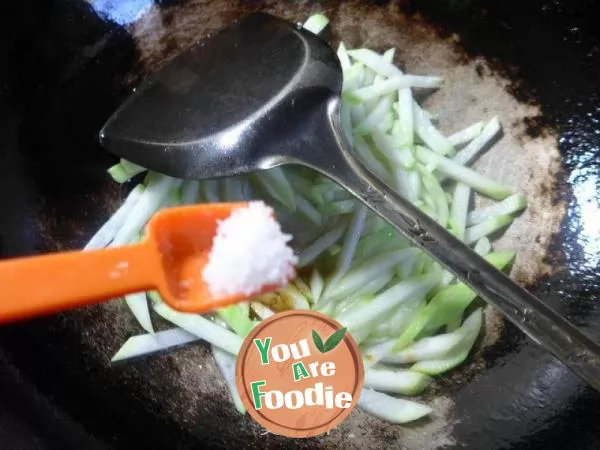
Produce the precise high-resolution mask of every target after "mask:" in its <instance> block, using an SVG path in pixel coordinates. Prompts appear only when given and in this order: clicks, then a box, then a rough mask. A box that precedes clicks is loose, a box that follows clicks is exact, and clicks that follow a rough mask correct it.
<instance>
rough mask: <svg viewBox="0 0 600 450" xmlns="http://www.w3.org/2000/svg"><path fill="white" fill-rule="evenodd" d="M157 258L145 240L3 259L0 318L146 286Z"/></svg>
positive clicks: (24, 315)
mask: <svg viewBox="0 0 600 450" xmlns="http://www.w3.org/2000/svg"><path fill="white" fill-rule="evenodd" d="M157 261H158V258H157V257H156V256H155V255H154V254H153V251H152V249H151V247H150V246H149V245H146V244H139V245H132V246H126V247H118V248H109V249H103V250H96V251H71V252H63V253H54V254H48V255H41V256H30V257H24V258H15V259H10V260H7V261H2V262H0V286H1V288H0V289H1V293H2V299H1V300H0V323H4V322H11V321H15V320H20V319H26V318H32V317H35V316H40V315H44V314H49V313H54V312H59V311H62V310H65V309H70V308H75V307H79V306H84V305H88V304H92V303H98V302H101V301H105V300H110V299H112V298H115V297H119V296H121V295H124V294H129V293H132V292H137V291H143V290H146V289H150V288H152V287H153V276H152V274H153V273H156V271H157V270H158V271H160V267H154V266H155V265H156V264H159V263H158V262H157Z"/></svg>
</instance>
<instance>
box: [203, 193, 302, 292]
mask: <svg viewBox="0 0 600 450" xmlns="http://www.w3.org/2000/svg"><path fill="white" fill-rule="evenodd" d="M291 239H292V237H291V236H290V235H288V234H284V233H283V231H282V230H281V226H280V225H279V223H278V222H277V220H275V218H274V213H273V210H272V209H271V208H270V207H268V206H267V205H266V204H265V203H263V202H260V201H256V202H250V203H249V205H248V207H246V208H240V209H236V210H234V211H233V213H232V214H231V215H230V216H229V217H228V218H227V219H225V220H222V221H220V222H219V224H218V226H217V234H216V236H215V238H214V240H213V246H212V249H211V252H210V255H209V259H208V263H207V264H206V266H205V268H204V272H203V277H204V281H205V282H206V283H207V285H208V288H209V290H210V292H211V294H212V295H213V296H215V297H224V296H229V295H238V294H244V295H247V296H250V295H252V294H257V293H259V292H260V291H261V289H262V288H263V287H264V286H271V285H277V286H284V285H286V284H287V283H288V281H289V280H290V279H291V278H293V277H294V275H295V269H294V267H295V265H296V264H297V262H298V258H297V257H296V255H294V251H293V250H292V248H291V247H290V246H289V245H288V242H289V241H290V240H291Z"/></svg>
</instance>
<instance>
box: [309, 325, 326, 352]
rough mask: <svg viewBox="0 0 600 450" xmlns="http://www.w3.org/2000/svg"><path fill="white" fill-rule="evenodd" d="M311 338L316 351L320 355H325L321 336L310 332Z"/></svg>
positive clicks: (313, 331)
mask: <svg viewBox="0 0 600 450" xmlns="http://www.w3.org/2000/svg"><path fill="white" fill-rule="evenodd" d="M312 338H313V342H314V343H315V347H317V349H318V350H319V351H320V352H321V353H325V347H324V346H323V339H321V336H319V333H317V332H316V331H315V330H312Z"/></svg>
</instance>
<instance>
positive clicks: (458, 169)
mask: <svg viewBox="0 0 600 450" xmlns="http://www.w3.org/2000/svg"><path fill="white" fill-rule="evenodd" d="M416 157H417V159H418V160H419V161H421V162H422V163H423V164H433V165H434V166H435V168H436V169H437V170H439V171H440V172H442V173H444V174H445V175H447V176H449V177H450V178H452V179H454V180H456V181H460V182H462V183H464V184H466V185H468V186H470V187H471V188H473V189H474V190H476V191H477V192H479V193H481V194H483V195H486V196H488V197H491V198H493V199H496V200H503V199H505V198H506V197H508V196H510V195H511V194H512V192H511V191H510V189H508V188H507V187H505V186H503V185H501V184H499V183H496V182H495V181H493V180H490V179H489V178H487V177H485V176H483V175H481V174H479V173H477V172H475V171H474V170H471V169H469V168H467V167H463V166H461V165H459V164H456V163H455V162H453V161H451V160H450V159H448V158H444V157H443V156H441V155H438V154H437V153H435V152H433V151H431V150H429V149H427V148H425V147H421V146H417V148H416Z"/></svg>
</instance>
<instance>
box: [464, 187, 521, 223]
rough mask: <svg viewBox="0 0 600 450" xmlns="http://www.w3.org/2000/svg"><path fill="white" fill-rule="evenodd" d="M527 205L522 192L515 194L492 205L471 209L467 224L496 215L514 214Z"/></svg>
mask: <svg viewBox="0 0 600 450" xmlns="http://www.w3.org/2000/svg"><path fill="white" fill-rule="evenodd" d="M526 206H527V198H526V197H525V196H524V195H523V194H515V195H511V196H510V197H508V198H506V199H504V200H502V201H501V202H499V203H496V204H494V205H491V206H488V207H485V208H481V209H478V210H475V211H471V212H470V213H468V215H467V225H477V224H478V223H481V222H484V221H486V220H488V219H491V218H493V217H496V216H500V215H505V214H516V213H518V212H520V211H521V210H523V209H525V207H526Z"/></svg>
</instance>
